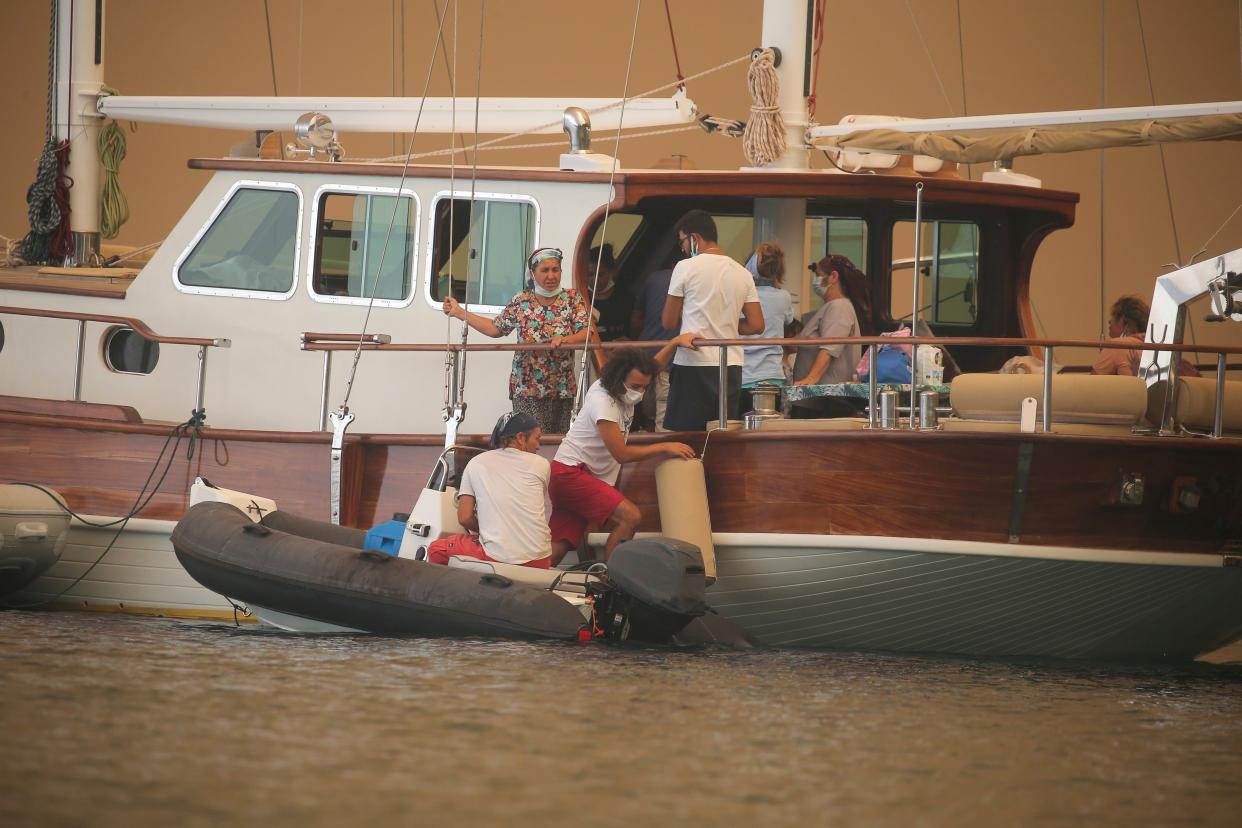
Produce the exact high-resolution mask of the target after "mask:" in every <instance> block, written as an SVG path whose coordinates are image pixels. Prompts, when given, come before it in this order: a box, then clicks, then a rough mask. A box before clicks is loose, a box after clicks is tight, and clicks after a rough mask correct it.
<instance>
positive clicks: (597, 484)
mask: <svg viewBox="0 0 1242 828" xmlns="http://www.w3.org/2000/svg"><path fill="white" fill-rule="evenodd" d="M698 336H699V334H697V333H693V332H689V333H684V334H682V335H681V336H679V337H677V338H676V339H674V340H672V341H671V342H669V343H668V344H667V345H665V346H664V347H663V348H661V349H660V352H659V353H658V354H656V356H655V357H654V358H653V357H652V356H651V355H650V354H648V353H646V352H645V351H640V350H638V349H636V348H622V349H621V350H617V351H613V352H612V355H611V357H610V358H609V360H608V362H607V364H605V365H604V370H603V371H602V372H601V373H600V378H599V379H598V380H596V381H595V383H594V384H593V385H592V386H591V387H590V388H589V389H588V390H587V393H586V400H585V402H584V403H583V405H582V409H581V410H580V411H579V412H578V415H577V416H576V417H574V421H573V423H572V424H571V425H570V426H569V432H568V433H566V435H565V437H564V438H563V439H562V440H561V446H560V448H559V449H557V452H556V458H555V459H554V460H553V461H552V482H551V484H550V485H549V487H548V493H549V494H550V495H551V497H552V550H553V551H552V560H553V561H554V562H559V561H560V560H561V558H562V557H563V556H564V555H565V554H566V553H567V552H568V551H569V550H570V549H573V548H576V547H577V546H578V543H579V541H581V540H582V536H583V533H584V532H585V530H586V527H587V524H588V523H596V524H599V525H600V526H605V527H608V529H609V534H608V541H607V543H606V544H605V546H604V557H605V559H607V557H608V556H609V555H611V554H612V550H613V549H615V548H616V546H617V544H618V543H620V542H621V541H623V540H629V539H630V538H632V537H634V531H635V530H636V529H637V528H638V523H639V521H640V520H642V513H641V512H640V511H639V510H638V507H637V506H635V505H634V503H633V502H632V501H630V500H629V499H627V498H626V497H625V496H624V495H623V494H621V492H619V491H617V489H616V482H617V478H618V476H620V474H621V464H622V463H628V462H630V461H632V460H641V459H643V458H645V457H659V456H665V457H681V458H684V459H687V460H688V459H691V458H693V457H694V449H692V448H691V447H690V446H688V445H686V444H685V443H655V444H653V445H648V446H631V445H629V444H628V443H627V442H626V437H627V436H628V435H629V431H630V422H631V421H632V420H633V418H634V406H635V405H636V404H637V403H639V402H640V401H641V400H642V398H643V394H645V393H646V391H647V386H649V385H650V384H651V381H652V380H653V379H654V378H655V377H656V376H657V375H658V374H659V373H660V371H661V370H663V369H664V367H665V366H666V365H668V361H669V359H670V358H671V357H672V355H673V354H674V353H675V352H676V350H677V348H678V346H680V347H683V348H690V349H693V348H694V340H695V338H696V337H698ZM466 468H467V469H469V466H467V467H466Z"/></svg>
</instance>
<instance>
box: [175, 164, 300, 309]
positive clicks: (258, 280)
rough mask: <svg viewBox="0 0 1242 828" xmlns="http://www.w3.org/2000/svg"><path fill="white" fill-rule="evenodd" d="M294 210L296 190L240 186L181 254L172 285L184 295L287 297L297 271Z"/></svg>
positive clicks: (297, 197) (253, 184) (297, 208)
mask: <svg viewBox="0 0 1242 828" xmlns="http://www.w3.org/2000/svg"><path fill="white" fill-rule="evenodd" d="M256 185H257V186H256ZM300 211H301V198H300V195H299V193H298V191H297V189H296V188H294V187H292V186H289V185H279V184H278V185H258V183H257V182H242V183H241V184H239V185H238V186H236V187H234V189H233V190H232V191H231V192H230V194H229V196H228V197H227V198H226V200H225V201H224V203H223V204H222V206H221V207H219V208H218V209H217V210H216V213H215V215H213V216H212V218H211V221H210V222H208V223H207V226H206V227H205V228H204V229H203V231H201V232H200V233H199V235H198V237H197V238H195V240H194V242H193V244H192V245H191V246H190V248H189V250H188V252H186V253H184V254H182V257H181V259H180V260H179V261H178V262H177V267H176V271H175V272H176V280H177V286H178V287H179V288H180V289H182V290H184V291H186V292H189V293H217V294H220V293H223V294H227V295H237V296H251V297H255V298H264V299H283V298H286V297H288V296H289V295H291V294H292V293H293V285H294V276H295V273H296V272H297V262H298V235H299V234H298V224H299V221H300V216H299V213H300Z"/></svg>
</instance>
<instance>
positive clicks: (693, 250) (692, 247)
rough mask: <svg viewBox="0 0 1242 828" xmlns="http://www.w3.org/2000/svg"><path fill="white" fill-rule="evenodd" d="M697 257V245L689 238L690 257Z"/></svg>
mask: <svg viewBox="0 0 1242 828" xmlns="http://www.w3.org/2000/svg"><path fill="white" fill-rule="evenodd" d="M697 255H699V243H698V242H696V241H695V240H694V236H691V237H690V257H691V258H694V257H695V256H697Z"/></svg>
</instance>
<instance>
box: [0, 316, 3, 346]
mask: <svg viewBox="0 0 1242 828" xmlns="http://www.w3.org/2000/svg"><path fill="white" fill-rule="evenodd" d="M3 350H4V323H3V322H0V351H3Z"/></svg>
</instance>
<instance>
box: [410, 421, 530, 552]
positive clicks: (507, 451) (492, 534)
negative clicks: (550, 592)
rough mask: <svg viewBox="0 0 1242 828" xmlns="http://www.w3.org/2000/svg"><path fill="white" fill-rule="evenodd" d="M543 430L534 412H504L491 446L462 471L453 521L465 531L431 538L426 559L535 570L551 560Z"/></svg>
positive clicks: (493, 431)
mask: <svg viewBox="0 0 1242 828" xmlns="http://www.w3.org/2000/svg"><path fill="white" fill-rule="evenodd" d="M542 434H543V429H542V428H540V426H539V423H538V421H537V420H535V418H534V417H532V416H530V415H529V414H523V413H519V412H516V411H513V412H510V413H508V414H505V415H504V416H503V417H501V418H500V420H499V421H497V423H496V427H495V428H494V429H493V430H492V451H487V452H484V453H483V454H480V455H478V456H477V457H475V458H474V459H472V460H471V461H470V462H469V463H468V464H467V465H466V469H465V471H464V472H462V476H461V488H460V489H459V491H458V495H457V522H458V523H460V524H461V525H462V526H463V527H464V528H466V529H467V530H469V533H467V534H464V535H453V536H451V537H447V538H441V539H440V540H437V541H434V542H433V543H432V544H431V545H430V546H428V547H427V560H429V561H430V562H431V563H448V559H449V558H450V557H452V556H454V555H464V556H468V557H472V558H481V559H483V560H485V561H496V562H498V563H509V564H519V565H521V566H530V567H536V568H540V569H547V568H548V567H549V566H550V565H551V555H552V536H551V532H550V531H549V529H548V515H549V514H550V513H551V505H550V504H549V501H548V480H549V478H550V477H551V466H550V465H549V463H548V461H547V459H545V458H543V457H540V456H539V455H538V454H537V453H536V452H538V451H539V439H540V437H541V436H542Z"/></svg>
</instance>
